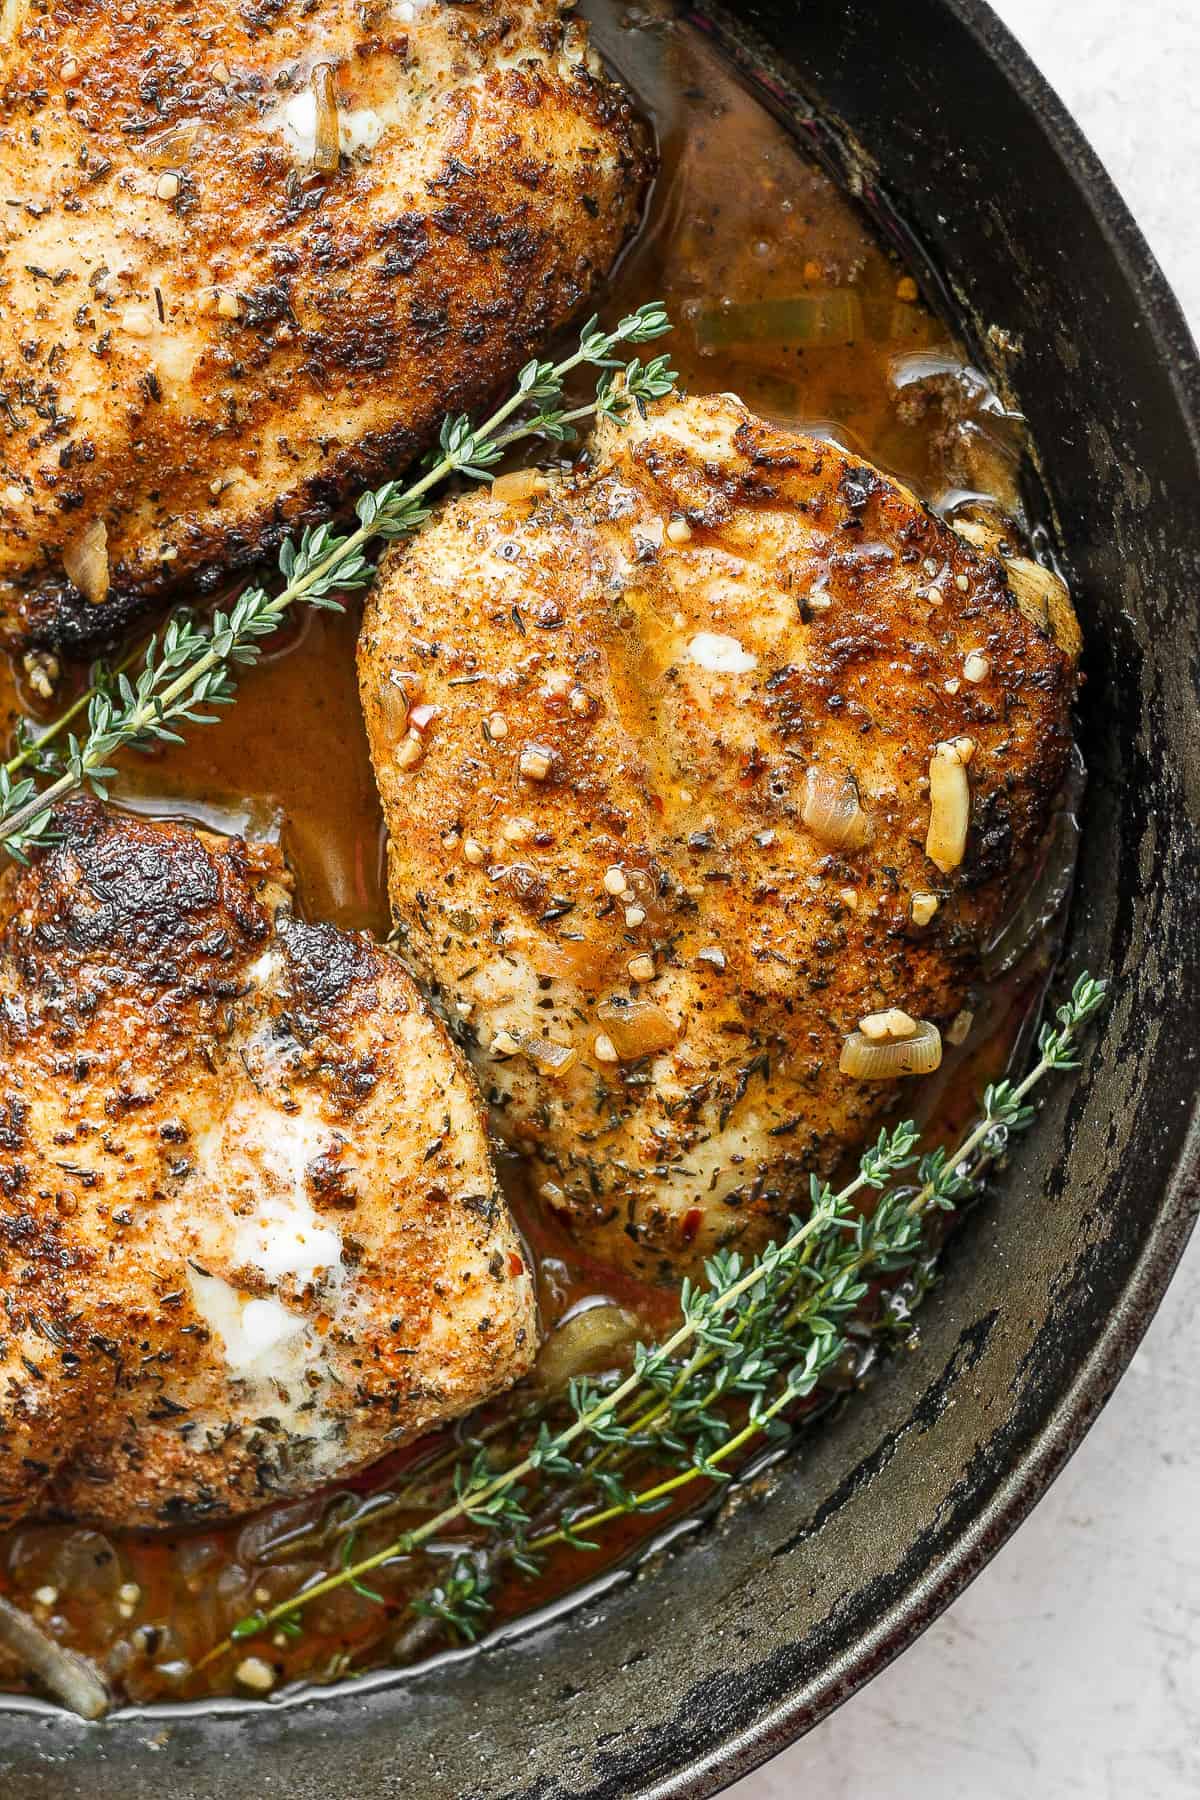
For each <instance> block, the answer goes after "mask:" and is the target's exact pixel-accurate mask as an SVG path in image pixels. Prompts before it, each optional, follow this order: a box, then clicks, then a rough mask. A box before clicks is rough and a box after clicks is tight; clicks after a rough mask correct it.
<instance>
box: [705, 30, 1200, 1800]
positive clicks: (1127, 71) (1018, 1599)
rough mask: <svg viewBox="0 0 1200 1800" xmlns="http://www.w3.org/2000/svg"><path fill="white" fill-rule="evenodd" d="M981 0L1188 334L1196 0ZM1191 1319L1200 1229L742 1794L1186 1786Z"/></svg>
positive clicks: (970, 1799)
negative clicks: (965, 1548)
mask: <svg viewBox="0 0 1200 1800" xmlns="http://www.w3.org/2000/svg"><path fill="white" fill-rule="evenodd" d="M862 3H863V4H869V0H862ZM993 4H994V5H995V6H996V8H997V10H998V11H999V13H1000V14H1001V16H1002V17H1003V18H1004V19H1005V20H1006V21H1007V22H1008V24H1009V25H1010V26H1011V27H1012V29H1013V30H1014V31H1015V32H1016V34H1017V36H1018V37H1020V38H1021V39H1022V40H1023V41H1024V42H1025V44H1026V45H1027V47H1028V48H1029V49H1030V50H1031V51H1032V52H1033V55H1034V57H1035V59H1036V60H1037V61H1038V62H1039V63H1040V65H1041V67H1042V68H1043V69H1044V70H1045V72H1046V73H1047V75H1048V76H1049V77H1050V80H1051V82H1052V83H1053V84H1054V85H1055V86H1056V87H1057V88H1058V90H1059V92H1060V93H1061V94H1062V95H1063V97H1064V99H1066V101H1067V102H1068V104H1069V105H1070V107H1071V108H1072V110H1073V111H1074V113H1075V114H1076V116H1077V118H1079V119H1080V121H1081V122H1082V124H1083V126H1084V129H1085V130H1086V131H1087V133H1088V135H1089V136H1090V137H1091V140H1092V142H1093V144H1094V145H1095V147H1096V149H1097V150H1098V151H1099V153H1100V155H1101V157H1102V158H1103V160H1104V161H1105V162H1106V163H1107V165H1108V167H1109V169H1110V171H1111V172H1112V174H1113V175H1114V177H1115V178H1116V181H1117V184H1118V186H1119V187H1120V188H1121V189H1122V190H1123V192H1124V193H1125V195H1126V197H1127V199H1128V200H1129V202H1130V204H1131V206H1132V208H1133V211H1134V214H1135V215H1136V217H1137V218H1138V219H1139V220H1140V222H1141V224H1142V227H1143V229H1144V230H1145V232H1146V235H1147V237H1148V238H1149V240H1150V243H1151V245H1152V247H1153V248H1154V250H1155V252H1156V253H1157V255H1158V257H1159V260H1160V261H1161V262H1162V265H1163V267H1164V268H1165V270H1166V271H1167V274H1168V276H1169V278H1170V279H1171V280H1172V282H1173V283H1174V285H1175V288H1176V291H1177V292H1178V294H1179V296H1180V298H1181V299H1182V300H1183V302H1184V305H1185V307H1187V309H1188V312H1189V315H1190V317H1191V320H1192V324H1193V329H1194V330H1196V331H1197V333H1198V334H1200V206H1198V204H1197V164H1198V161H1200V102H1198V100H1197V95H1198V93H1200V0H993ZM1198 1327H1200V1243H1198V1244H1195V1245H1193V1247H1192V1250H1191V1252H1190V1254H1189V1255H1188V1256H1187V1257H1185V1259H1184V1262H1183V1265H1182V1267H1181V1269H1180V1271H1179V1274H1178V1276H1177V1277H1176V1280H1175V1283H1174V1286H1173V1287H1172V1289H1171V1290H1170V1292H1169V1294H1168V1296H1167V1299H1166V1301H1165V1302H1164V1304H1163V1307H1162V1310H1161V1311H1160V1313H1159V1315H1158V1317H1157V1319H1156V1320H1155V1322H1154V1324H1153V1325H1152V1326H1151V1329H1150V1332H1149V1335H1148V1336H1147V1338H1146V1341H1145V1343H1144V1344H1143V1346H1142V1348H1141V1350H1140V1351H1139V1353H1138V1355H1137V1357H1136V1359H1135V1361H1134V1363H1133V1366H1132V1368H1131V1369H1130V1371H1129V1373H1128V1374H1127V1376H1126V1377H1125V1379H1124V1381H1123V1382H1122V1383H1121V1385H1120V1387H1119V1388H1118V1389H1117V1392H1116V1395H1115V1396H1114V1398H1113V1400H1112V1401H1111V1402H1110V1404H1109V1406H1108V1408H1107V1410H1106V1411H1105V1413H1104V1414H1103V1416H1102V1417H1101V1419H1100V1420H1099V1422H1098V1423H1097V1425H1096V1426H1095V1428H1094V1429H1093V1431H1092V1432H1091V1434H1090V1436H1089V1437H1088V1438H1087V1440H1086V1442H1085V1443H1084V1446H1083V1448H1082V1449H1081V1450H1080V1451H1079V1453H1078V1455H1077V1456H1076V1457H1075V1459H1074V1460H1073V1462H1072V1463H1071V1464H1070V1465H1069V1467H1068V1468H1067V1470H1066V1471H1065V1473H1064V1474H1063V1475H1062V1476H1061V1477H1060V1479H1059V1480H1058V1482H1057V1483H1056V1485H1055V1486H1054V1487H1053V1488H1052V1489H1051V1491H1050V1493H1049V1495H1048V1496H1047V1497H1046V1499H1045V1500H1043V1501H1042V1503H1041V1505H1040V1506H1039V1507H1038V1509H1037V1511H1036V1512H1035V1513H1034V1514H1033V1516H1032V1518H1030V1519H1029V1520H1028V1521H1027V1522H1026V1523H1025V1525H1024V1526H1022V1528H1021V1530H1020V1531H1019V1532H1018V1533H1017V1535H1016V1537H1015V1538H1014V1539H1013V1540H1012V1542H1011V1543H1010V1544H1009V1545H1008V1546H1007V1547H1006V1548H1005V1549H1004V1550H1002V1551H1001V1553H1000V1555H999V1556H998V1557H997V1558H996V1560H995V1561H994V1562H993V1563H992V1564H991V1565H990V1567H989V1568H988V1569H986V1570H985V1571H984V1573H983V1575H982V1576H981V1577H980V1578H979V1580H978V1581H977V1582H976V1583H975V1585H974V1586H973V1587H971V1588H970V1589H969V1590H968V1591H967V1593H966V1594H964V1595H963V1596H962V1598H961V1599H960V1600H959V1601H958V1602H957V1604H956V1605H955V1606H953V1607H952V1608H951V1609H950V1611H949V1612H948V1613H947V1614H946V1615H945V1616H944V1617H943V1618H942V1619H941V1620H939V1622H938V1623H937V1624H936V1625H934V1626H933V1627H932V1629H931V1630H930V1631H928V1632H927V1633H926V1634H925V1636H924V1637H923V1638H922V1639H921V1640H920V1642H919V1643H917V1644H916V1645H914V1646H913V1648H912V1649H911V1650H910V1651H909V1652H908V1653H907V1654H906V1655H905V1656H902V1657H901V1658H900V1659H899V1661H898V1662H896V1663H893V1665H892V1667H891V1668H890V1669H888V1670H886V1671H885V1672H884V1673H883V1674H882V1675H880V1676H879V1677H878V1678H877V1679H876V1680H875V1681H874V1682H873V1683H872V1684H871V1686H870V1687H868V1688H866V1689H864V1691H863V1692H862V1693H860V1694H858V1695H857V1696H856V1697H855V1698H854V1699H853V1700H852V1701H851V1702H850V1703H849V1704H848V1705H847V1706H844V1707H843V1708H842V1709H841V1711H840V1712H837V1713H835V1714H834V1716H833V1717H832V1718H831V1719H827V1720H826V1721H825V1723H824V1724H823V1725H821V1726H819V1727H818V1728H817V1730H816V1731H814V1732H813V1733H811V1735H810V1736H809V1737H807V1738H806V1739H804V1740H803V1742H801V1743H800V1744H797V1745H795V1746H794V1747H793V1748H792V1749H791V1750H790V1751H789V1752H787V1753H786V1754H785V1755H783V1756H781V1757H779V1758H778V1759H777V1760H776V1761H775V1762H773V1763H771V1764H770V1765H769V1766H768V1767H767V1768H765V1769H762V1770H760V1771H759V1772H758V1773H757V1774H756V1775H752V1776H750V1777H749V1778H748V1779H747V1780H745V1781H743V1782H740V1783H739V1784H738V1785H737V1786H736V1787H734V1788H733V1789H732V1790H731V1794H732V1796H734V1797H735V1800H800V1797H801V1796H805V1797H807V1796H809V1795H811V1796H813V1797H814V1800H1196V1796H1198V1795H1200V1373H1198V1372H1197V1366H1198V1362H1200V1358H1198V1355H1197V1351H1198V1345H1200V1339H1198V1336H1197V1329H1198Z"/></svg>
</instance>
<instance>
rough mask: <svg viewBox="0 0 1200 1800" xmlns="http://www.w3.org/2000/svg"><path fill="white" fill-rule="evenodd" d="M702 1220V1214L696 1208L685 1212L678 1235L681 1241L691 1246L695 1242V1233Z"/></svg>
mask: <svg viewBox="0 0 1200 1800" xmlns="http://www.w3.org/2000/svg"><path fill="white" fill-rule="evenodd" d="M703 1219H704V1214H703V1213H702V1212H701V1210H700V1208H699V1207H698V1206H692V1207H689V1208H688V1210H687V1212H685V1213H684V1215H683V1227H682V1230H681V1233H680V1235H681V1237H682V1238H683V1241H684V1243H685V1244H691V1243H694V1242H695V1239H696V1233H697V1232H698V1231H699V1229H700V1226H701V1224H702V1222H703Z"/></svg>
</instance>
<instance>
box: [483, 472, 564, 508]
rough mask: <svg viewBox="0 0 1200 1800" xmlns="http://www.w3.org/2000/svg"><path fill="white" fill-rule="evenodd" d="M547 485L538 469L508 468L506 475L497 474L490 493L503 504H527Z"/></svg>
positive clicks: (544, 489) (513, 505) (543, 490)
mask: <svg viewBox="0 0 1200 1800" xmlns="http://www.w3.org/2000/svg"><path fill="white" fill-rule="evenodd" d="M549 486H550V483H549V482H548V481H547V480H546V477H545V476H544V475H543V474H542V472H541V470H540V469H510V470H509V471H508V473H507V474H506V475H497V477H496V479H495V481H493V483H492V493H493V494H494V495H495V497H496V499H497V500H499V501H500V502H501V503H502V504H503V505H504V506H512V507H517V506H528V505H529V504H530V503H531V502H532V501H534V500H536V498H537V496H538V495H539V494H544V493H545V492H546V490H547V488H548V487H549Z"/></svg>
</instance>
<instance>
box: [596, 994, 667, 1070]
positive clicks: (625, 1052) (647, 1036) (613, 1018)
mask: <svg viewBox="0 0 1200 1800" xmlns="http://www.w3.org/2000/svg"><path fill="white" fill-rule="evenodd" d="M596 1017H597V1019H599V1021H600V1023H601V1025H602V1026H603V1027H604V1035H605V1036H606V1037H607V1038H608V1039H609V1040H610V1042H611V1043H612V1046H613V1049H614V1050H615V1051H616V1053H617V1055H618V1056H619V1057H620V1059H621V1061H622V1062H637V1061H638V1059H639V1058H640V1057H643V1056H657V1055H659V1054H660V1052H662V1051H663V1050H669V1049H670V1048H671V1046H672V1045H673V1044H675V1043H677V1042H678V1041H679V1026H678V1025H677V1024H676V1023H675V1020H674V1019H673V1018H672V1017H671V1015H670V1013H669V1012H667V1011H666V1009H665V1008H664V1007H661V1006H659V1005H658V1004H657V1002H656V1001H654V1000H602V1001H601V1002H600V1004H599V1006H598V1007H597V1008H596Z"/></svg>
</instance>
